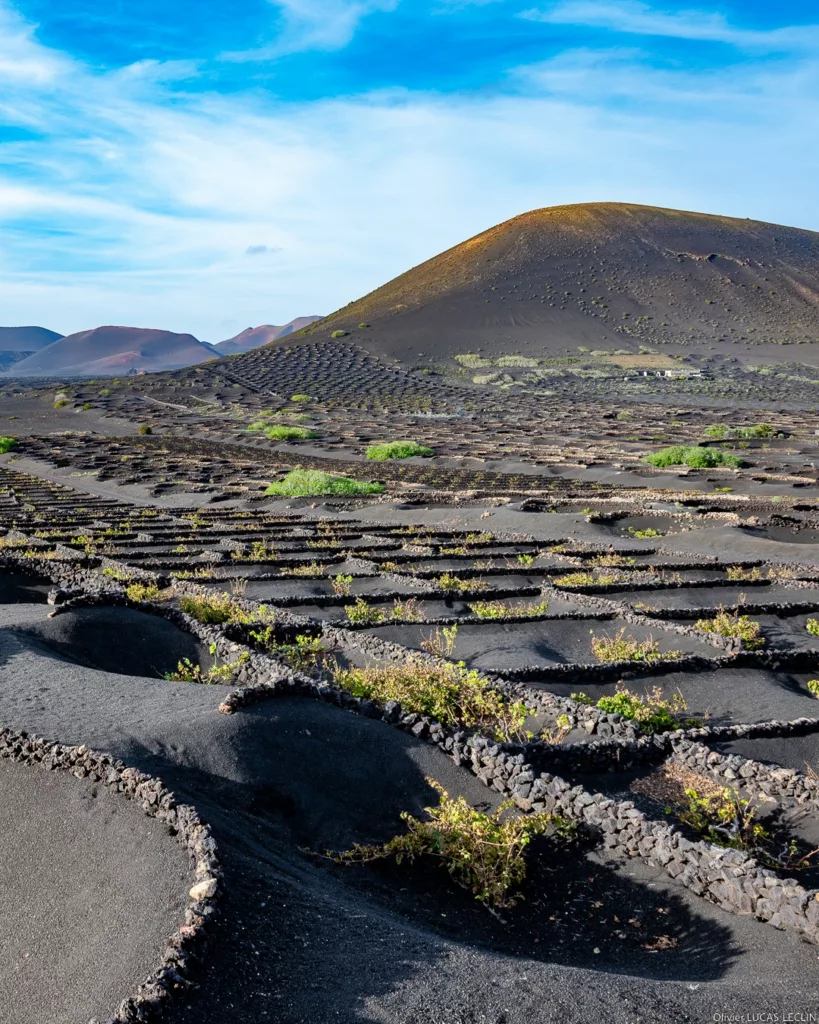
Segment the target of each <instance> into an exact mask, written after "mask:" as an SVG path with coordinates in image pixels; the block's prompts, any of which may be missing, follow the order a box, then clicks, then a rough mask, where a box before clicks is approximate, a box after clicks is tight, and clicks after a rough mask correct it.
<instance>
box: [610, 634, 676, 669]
mask: <svg viewBox="0 0 819 1024" xmlns="http://www.w3.org/2000/svg"><path fill="white" fill-rule="evenodd" d="M591 647H592V653H593V654H594V656H595V657H596V658H597V660H598V661H600V662H602V663H603V664H604V665H611V664H615V663H617V662H621V661H638V662H647V663H649V664H652V663H654V662H657V661H678V660H679V659H680V658H681V657H682V652H681V651H661V650H660V645H659V643H658V642H657V641H656V640H655V639H654V638H653V637H647V638H646V639H645V640H637V639H636V638H635V637H633V636H626V627H625V626H623V628H622V629H620V630H619V631H618V632H617V633H615V635H614V636H595V635H594V632H593V631H592V642H591Z"/></svg>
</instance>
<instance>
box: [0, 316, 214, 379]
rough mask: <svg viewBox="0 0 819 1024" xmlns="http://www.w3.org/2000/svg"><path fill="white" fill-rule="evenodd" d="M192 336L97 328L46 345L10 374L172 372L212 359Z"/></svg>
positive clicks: (207, 347)
mask: <svg viewBox="0 0 819 1024" xmlns="http://www.w3.org/2000/svg"><path fill="white" fill-rule="evenodd" d="M215 354H216V353H215V351H214V349H213V347H212V346H210V345H205V344H203V343H202V342H201V341H197V340H196V338H194V337H193V335H192V334H174V333H173V332H172V331H159V330H149V329H144V328H141V327H97V328H94V330H90V331H80V332H79V333H77V334H70V335H68V336H67V337H65V338H60V339H59V340H57V341H55V342H53V343H52V344H50V345H48V346H47V347H46V348H43V349H41V350H40V351H39V352H35V353H34V355H31V356H29V357H28V358H27V359H23V360H22V361H21V362H19V363H15V364H14V367H13V371H14V374H15V375H17V374H19V375H20V376H27V375H29V374H30V375H36V374H53V373H61V374H83V373H100V374H107V373H111V374H118V373H127V372H128V371H129V370H147V371H156V370H174V369H177V368H179V367H182V366H191V365H192V364H194V363H201V362H204V361H205V360H206V359H212V358H214V356H215Z"/></svg>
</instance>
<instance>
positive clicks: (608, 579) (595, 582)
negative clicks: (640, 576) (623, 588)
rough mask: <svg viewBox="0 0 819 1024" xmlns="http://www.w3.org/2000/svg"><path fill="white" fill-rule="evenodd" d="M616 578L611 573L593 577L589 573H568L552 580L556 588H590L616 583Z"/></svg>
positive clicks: (593, 575)
mask: <svg viewBox="0 0 819 1024" xmlns="http://www.w3.org/2000/svg"><path fill="white" fill-rule="evenodd" d="M618 579H619V577H618V576H613V575H612V574H611V573H600V574H599V575H595V574H594V573H591V572H569V573H566V574H565V576H555V578H554V579H553V580H552V582H553V583H554V585H555V586H556V587H568V588H571V587H591V586H600V585H604V586H605V585H607V584H609V583H616V582H617V581H618Z"/></svg>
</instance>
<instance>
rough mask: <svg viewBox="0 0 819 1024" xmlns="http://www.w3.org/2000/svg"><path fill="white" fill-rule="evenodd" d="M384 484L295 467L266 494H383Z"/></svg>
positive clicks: (295, 496)
mask: <svg viewBox="0 0 819 1024" xmlns="http://www.w3.org/2000/svg"><path fill="white" fill-rule="evenodd" d="M383 490H384V485H383V484H379V483H375V482H369V481H362V480H351V479H350V478H349V477H346V476H333V474H332V473H323V472H321V471H320V470H317V469H293V470H291V471H290V472H289V473H288V474H287V476H286V477H285V478H284V479H283V480H280V481H279V482H278V483H272V484H271V485H270V486H269V487H268V488H267V490H266V491H265V494H278V495H281V496H282V497H286V498H312V497H318V496H319V495H322V494H350V495H354V494H381V493H382V492H383Z"/></svg>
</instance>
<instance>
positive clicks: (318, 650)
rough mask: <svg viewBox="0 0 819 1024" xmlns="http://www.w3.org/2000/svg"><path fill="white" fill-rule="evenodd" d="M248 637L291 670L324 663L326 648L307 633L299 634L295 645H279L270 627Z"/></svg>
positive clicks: (317, 638) (308, 667)
mask: <svg viewBox="0 0 819 1024" xmlns="http://www.w3.org/2000/svg"><path fill="white" fill-rule="evenodd" d="M250 637H251V639H252V640H254V641H255V642H256V644H258V646H259V647H261V648H262V649H263V650H264V651H266V652H267V653H268V654H274V655H277V656H278V657H280V658H282V659H283V660H284V661H285V662H287V664H288V665H289V666H290V667H291V668H295V669H299V670H303V669H311V668H314V667H315V666H316V665H318V664H320V663H321V662H323V661H324V656H325V655H326V653H327V648H326V647H325V646H324V644H322V642H321V638H320V637H315V636H310V635H309V634H307V633H299V634H298V635H297V636H296V640H295V643H280V642H279V641H277V640H276V635H275V630H274V627H273V626H272V625H269V626H265V627H264V628H263V629H253V630H251V631H250Z"/></svg>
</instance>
